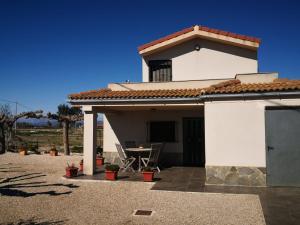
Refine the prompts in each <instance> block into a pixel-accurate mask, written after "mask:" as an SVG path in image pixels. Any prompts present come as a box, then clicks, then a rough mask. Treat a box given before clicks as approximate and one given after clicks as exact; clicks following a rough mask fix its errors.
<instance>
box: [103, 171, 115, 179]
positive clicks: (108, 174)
mask: <svg viewBox="0 0 300 225" xmlns="http://www.w3.org/2000/svg"><path fill="white" fill-rule="evenodd" d="M117 176H118V172H117V171H109V170H106V171H105V178H106V180H116V179H117Z"/></svg>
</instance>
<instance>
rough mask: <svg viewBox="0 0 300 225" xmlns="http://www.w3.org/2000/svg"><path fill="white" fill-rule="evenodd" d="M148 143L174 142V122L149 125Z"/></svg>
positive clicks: (151, 123)
mask: <svg viewBox="0 0 300 225" xmlns="http://www.w3.org/2000/svg"><path fill="white" fill-rule="evenodd" d="M148 130H149V141H150V142H175V141H176V135H175V133H176V132H175V121H152V122H150V123H149V128H148Z"/></svg>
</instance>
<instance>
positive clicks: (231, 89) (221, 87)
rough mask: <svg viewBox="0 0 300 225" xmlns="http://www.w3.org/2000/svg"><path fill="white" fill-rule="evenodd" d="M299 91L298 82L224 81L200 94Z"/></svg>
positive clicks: (278, 80)
mask: <svg viewBox="0 0 300 225" xmlns="http://www.w3.org/2000/svg"><path fill="white" fill-rule="evenodd" d="M293 90H300V80H288V79H275V80H274V81H273V82H270V83H248V84H243V83H241V82H240V81H239V80H230V81H225V82H222V83H220V84H217V85H212V86H210V87H208V88H205V89H204V90H203V91H202V92H201V94H202V95H203V94H206V95H209V94H235V93H250V92H274V91H293Z"/></svg>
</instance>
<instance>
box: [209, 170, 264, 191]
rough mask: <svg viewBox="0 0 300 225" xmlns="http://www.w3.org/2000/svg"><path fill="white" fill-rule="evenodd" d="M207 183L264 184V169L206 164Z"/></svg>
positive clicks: (256, 185)
mask: <svg viewBox="0 0 300 225" xmlns="http://www.w3.org/2000/svg"><path fill="white" fill-rule="evenodd" d="M205 170H206V181H205V184H207V185H228V186H253V187H265V186H266V169H265V168H257V167H238V166H206V167H205Z"/></svg>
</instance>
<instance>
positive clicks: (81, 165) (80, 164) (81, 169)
mask: <svg viewBox="0 0 300 225" xmlns="http://www.w3.org/2000/svg"><path fill="white" fill-rule="evenodd" d="M79 171H81V172H82V171H83V163H79Z"/></svg>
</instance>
